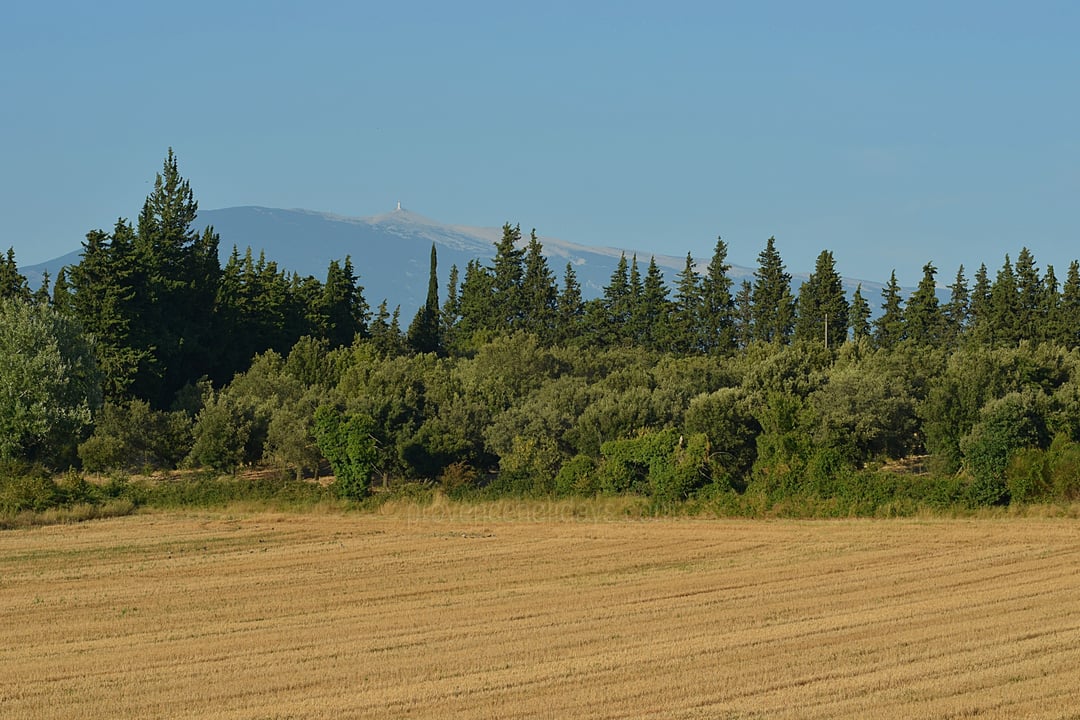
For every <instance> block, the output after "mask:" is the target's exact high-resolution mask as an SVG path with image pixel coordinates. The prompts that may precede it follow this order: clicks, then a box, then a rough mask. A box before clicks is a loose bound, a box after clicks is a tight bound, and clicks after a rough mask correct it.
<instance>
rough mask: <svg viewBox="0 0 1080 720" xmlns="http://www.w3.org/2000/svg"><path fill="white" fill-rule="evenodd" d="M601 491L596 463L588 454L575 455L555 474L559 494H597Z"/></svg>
mask: <svg viewBox="0 0 1080 720" xmlns="http://www.w3.org/2000/svg"><path fill="white" fill-rule="evenodd" d="M599 491H600V484H599V478H598V477H597V472H596V463H595V462H594V461H593V459H592V458H591V457H589V456H588V455H575V456H574V457H572V458H570V459H569V460H567V461H566V462H565V463H563V465H562V467H561V468H559V472H558V473H557V474H556V475H555V493H556V494H557V495H595V494H596V493H597V492H599Z"/></svg>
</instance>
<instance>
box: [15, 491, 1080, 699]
mask: <svg viewBox="0 0 1080 720" xmlns="http://www.w3.org/2000/svg"><path fill="white" fill-rule="evenodd" d="M0 610H2V613H3V616H2V617H3V623H2V626H0V628H2V629H0V716H2V717H4V718H8V719H11V718H181V717H187V718H354V717H358V718H363V717H370V718H385V717H418V718H535V717H549V718H568V717H607V718H650V717H654V718H669V717H670V718H742V717H763V718H765V717H767V718H776V717H779V718H784V717H787V718H832V717H859V718H871V717H877V718H897V717H912V718H915V717H918V718H923V717H939V718H944V717H969V716H975V715H978V716H981V717H1002V718H1005V717H1008V718H1016V717H1047V718H1053V717H1058V718H1064V717H1073V718H1075V717H1080V525H1078V524H1077V523H1076V521H1073V520H1067V519H994V520H899V521H861V520H860V521H814V522H803V521H732V520H720V521H712V520H710V521H703V520H700V521H699V520H692V521H688V520H648V521H635V520H617V521H611V520H609V521H603V520H601V521H589V520H584V519H565V520H558V519H542V518H540V519H537V517H532V518H525V519H522V518H517V519H510V520H507V519H498V518H495V519H481V518H479V517H475V516H474V517H458V518H457V519H449V518H437V517H409V516H408V513H404V512H399V513H398V514H397V515H395V516H381V515H332V516H322V515H295V516H294V515H279V516H271V515H246V516H230V515H227V514H224V513H223V514H205V515H178V514H170V515H165V514H153V515H141V516H133V517H126V518H119V519H113V520H104V521H96V522H89V523H85V524H81V525H73V526H54V527H46V528H37V529H28V530H16V531H7V532H3V533H0Z"/></svg>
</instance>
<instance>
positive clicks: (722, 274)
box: [698, 237, 735, 354]
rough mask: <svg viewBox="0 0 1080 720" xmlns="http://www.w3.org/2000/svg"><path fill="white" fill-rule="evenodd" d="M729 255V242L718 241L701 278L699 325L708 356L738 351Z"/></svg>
mask: <svg viewBox="0 0 1080 720" xmlns="http://www.w3.org/2000/svg"><path fill="white" fill-rule="evenodd" d="M727 254H728V247H727V243H725V242H724V241H723V239H722V238H719V237H718V238H716V247H715V248H714V250H713V256H712V259H711V260H710V261H709V266H708V267H707V268H706V270H705V276H704V277H703V278H702V279H701V308H700V315H701V317H700V319H699V320H698V326H699V327H700V328H701V330H702V336H701V338H702V349H703V350H705V352H708V353H719V354H727V353H730V352H732V351H733V350H734V349H735V301H734V299H733V298H732V297H731V284H732V283H731V278H730V277H729V276H728V273H729V272H730V271H731V265H729V264H728V262H727Z"/></svg>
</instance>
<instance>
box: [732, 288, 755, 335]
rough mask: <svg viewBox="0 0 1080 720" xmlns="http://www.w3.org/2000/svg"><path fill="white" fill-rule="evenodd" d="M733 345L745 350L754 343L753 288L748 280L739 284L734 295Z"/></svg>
mask: <svg viewBox="0 0 1080 720" xmlns="http://www.w3.org/2000/svg"><path fill="white" fill-rule="evenodd" d="M734 331H735V345H736V347H739V348H745V347H746V346H748V345H749V344H750V343H752V342H753V341H754V287H753V285H751V284H750V281H749V280H743V281H742V282H741V283H740V284H739V292H738V293H737V294H736V295H735V327H734Z"/></svg>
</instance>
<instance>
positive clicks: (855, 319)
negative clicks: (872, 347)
mask: <svg viewBox="0 0 1080 720" xmlns="http://www.w3.org/2000/svg"><path fill="white" fill-rule="evenodd" d="M849 317H850V321H851V340H853V341H856V342H858V341H859V340H862V339H864V338H869V337H870V331H871V325H870V303H868V302H866V298H864V297H863V294H862V283H860V284H859V285H858V286H856V288H855V294H854V295H852V297H851V309H850V312H849Z"/></svg>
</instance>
